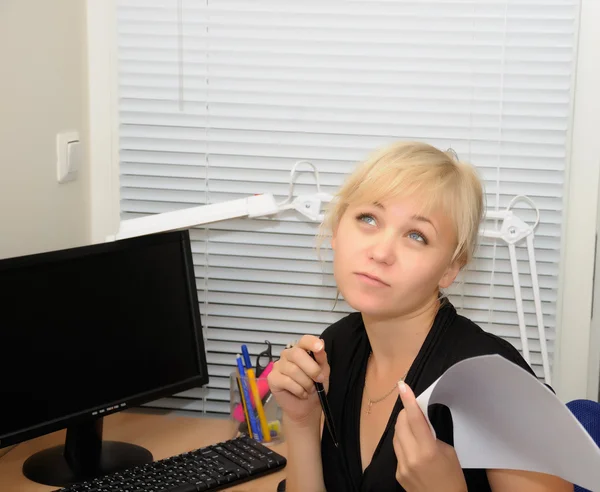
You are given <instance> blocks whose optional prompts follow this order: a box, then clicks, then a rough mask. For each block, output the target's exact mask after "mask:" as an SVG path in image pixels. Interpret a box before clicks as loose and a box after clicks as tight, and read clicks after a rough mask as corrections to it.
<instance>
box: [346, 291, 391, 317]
mask: <svg viewBox="0 0 600 492" xmlns="http://www.w3.org/2000/svg"><path fill="white" fill-rule="evenodd" d="M341 293H342V297H343V298H344V300H345V301H346V303H347V304H348V305H349V306H350V307H351V308H352V309H354V310H355V311H359V312H361V313H363V314H365V315H368V316H373V317H380V316H382V315H386V314H390V313H391V312H392V311H393V310H394V309H393V308H392V306H390V305H389V302H386V300H385V299H382V298H381V296H376V295H374V294H371V295H369V294H365V293H361V292H341ZM394 307H396V308H397V306H394Z"/></svg>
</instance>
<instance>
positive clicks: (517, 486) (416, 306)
mask: <svg viewBox="0 0 600 492" xmlns="http://www.w3.org/2000/svg"><path fill="white" fill-rule="evenodd" d="M333 204H334V206H333V208H332V209H331V210H330V211H329V214H328V218H327V219H326V221H325V223H324V226H325V227H326V228H327V229H328V230H329V231H330V232H331V235H332V237H331V246H332V249H333V251H334V276H335V280H336V283H337V286H338V289H339V291H340V292H341V294H342V295H343V296H344V299H345V300H346V302H347V303H348V304H349V305H350V306H351V307H352V308H353V309H355V310H356V311H357V312H356V313H353V314H350V315H349V316H346V317H345V318H343V319H341V320H340V321H338V322H337V323H335V324H333V325H331V326H330V327H329V328H327V329H326V330H325V331H324V332H323V334H322V337H321V339H319V338H317V337H314V336H309V335H305V336H304V337H302V339H301V340H300V341H299V342H298V344H297V345H295V346H294V347H292V348H291V349H287V350H284V351H283V352H282V354H281V358H280V360H279V361H278V362H277V363H276V364H275V366H274V368H273V371H272V372H271V373H270V375H269V385H270V388H271V391H272V392H273V395H274V396H275V398H276V400H277V402H278V403H279V405H280V406H281V408H282V410H283V412H284V426H285V432H286V436H287V446H288V464H287V469H286V470H287V490H288V491H290V492H295V491H302V492H311V491H322V490H328V491H329V492H332V491H337V490H339V491H361V492H362V491H364V492H366V491H377V492H381V491H392V490H393V491H396V490H407V491H409V492H413V491H414V492H430V491H433V492H437V491H444V492H454V491H465V490H469V491H485V490H493V491H495V492H496V491H510V492H519V491H524V492H525V491H526V492H536V491H566V490H573V487H572V485H570V484H568V483H566V482H565V481H563V480H562V479H560V478H558V477H553V476H549V475H544V474H538V473H531V472H522V471H511V470H472V469H465V470H463V469H461V468H460V464H459V462H458V459H457V456H456V453H455V452H454V448H453V447H452V443H453V435H452V420H451V415H450V413H449V411H448V409H447V408H445V407H443V406H437V407H432V408H431V409H430V420H431V423H432V425H433V427H434V429H435V431H436V436H437V439H435V438H434V437H433V435H432V433H431V431H430V430H429V427H428V424H427V421H426V419H425V417H424V415H423V414H422V412H421V410H420V409H419V407H418V406H417V404H416V400H415V394H416V395H418V394H420V393H421V392H422V391H424V390H425V389H426V388H427V387H429V386H430V385H431V384H432V383H433V382H434V381H435V380H436V379H437V378H438V377H439V376H441V375H442V374H443V373H444V372H445V371H446V369H448V368H449V367H450V366H452V365H453V364H455V363H457V362H458V361H460V360H463V359H466V358H469V357H474V356H478V355H483V354H499V355H501V356H503V357H505V358H507V359H508V360H510V361H512V362H514V363H516V364H518V365H519V366H521V367H523V368H525V369H526V370H528V371H529V372H531V373H533V371H532V370H531V368H530V367H529V366H528V365H527V363H526V362H525V361H524V360H523V359H522V358H521V356H520V355H519V353H518V351H517V350H516V349H514V348H513V347H512V345H510V344H509V343H508V342H506V341H504V340H502V339H501V338H498V337H496V336H494V335H492V334H488V333H486V332H484V331H483V330H481V328H479V327H478V326H477V325H475V324H474V323H472V322H471V321H470V320H468V319H466V318H464V317H462V316H459V315H458V314H457V312H456V310H455V309H454V307H453V306H452V304H451V303H450V302H449V301H448V300H447V299H444V298H443V296H442V291H443V289H445V288H447V287H449V286H450V285H451V284H452V283H453V282H454V280H455V279H456V276H457V275H458V273H459V271H460V270H461V269H462V268H463V267H464V266H465V265H467V263H468V262H469V260H470V259H471V258H472V256H473V252H474V250H475V247H476V242H477V235H478V227H479V224H480V222H481V219H482V214H483V192H482V186H481V182H480V181H479V179H478V177H477V175H476V173H475V171H474V169H473V168H472V167H471V166H469V165H466V164H463V163H460V162H457V161H456V159H455V158H454V156H453V155H452V154H450V153H445V152H441V151H439V150H437V149H435V148H434V147H431V146H429V145H426V144H422V143H396V144H394V145H391V146H389V147H386V148H383V149H381V150H379V151H378V152H376V153H374V154H373V155H372V156H371V157H370V158H369V159H368V160H367V161H366V162H364V163H363V164H362V165H361V166H359V167H358V168H357V170H356V171H355V172H354V173H353V174H352V175H351V176H350V177H349V179H348V180H347V181H346V183H345V184H344V185H343V187H342V188H341V189H340V191H339V193H338V194H337V197H336V200H335V201H334V202H333ZM307 351H313V353H314V355H315V360H313V359H312V358H311V357H310V355H309V354H308V353H307ZM314 381H319V382H323V383H324V385H325V387H326V389H327V390H328V399H329V403H330V406H331V410H332V415H333V420H334V424H335V427H336V429H337V434H338V437H339V440H340V446H339V447H336V446H335V445H334V443H333V441H332V439H331V437H330V435H329V433H327V432H322V425H321V408H320V406H319V400H318V398H317V395H316V394H315V390H314ZM404 381H406V383H404ZM413 391H414V393H413Z"/></svg>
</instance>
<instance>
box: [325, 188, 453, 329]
mask: <svg viewBox="0 0 600 492" xmlns="http://www.w3.org/2000/svg"><path fill="white" fill-rule="evenodd" d="M420 210H421V207H420V202H419V200H418V197H415V198H401V199H400V198H398V199H390V200H384V201H382V203H375V204H367V205H358V206H350V207H348V209H347V210H346V212H345V213H344V215H343V216H342V218H341V220H340V223H339V224H338V227H337V229H336V230H335V231H334V235H333V238H332V241H331V245H332V248H333V250H334V275H335V280H336V283H337V285H338V288H339V290H340V292H341V293H342V295H343V296H344V299H345V300H346V302H348V304H349V305H350V306H352V307H353V308H354V309H356V310H357V311H360V312H361V313H363V315H367V316H370V317H372V318H376V319H382V318H384V319H385V318H394V317H399V316H406V315H410V314H411V313H413V312H417V311H418V310H419V309H420V308H423V307H425V306H426V305H427V304H428V303H430V302H431V301H432V300H433V299H435V298H436V297H437V295H438V289H439V288H447V287H448V286H450V285H451V284H452V282H453V281H454V279H455V278H456V275H457V274H458V272H459V270H460V265H459V264H458V263H457V262H452V255H453V254H454V251H455V248H456V241H457V239H456V232H455V228H454V224H453V223H452V221H451V219H450V218H449V217H448V216H447V215H445V214H444V213H443V211H441V210H437V211H435V212H433V213H431V214H429V215H428V216H427V217H424V216H422V215H419V211H420Z"/></svg>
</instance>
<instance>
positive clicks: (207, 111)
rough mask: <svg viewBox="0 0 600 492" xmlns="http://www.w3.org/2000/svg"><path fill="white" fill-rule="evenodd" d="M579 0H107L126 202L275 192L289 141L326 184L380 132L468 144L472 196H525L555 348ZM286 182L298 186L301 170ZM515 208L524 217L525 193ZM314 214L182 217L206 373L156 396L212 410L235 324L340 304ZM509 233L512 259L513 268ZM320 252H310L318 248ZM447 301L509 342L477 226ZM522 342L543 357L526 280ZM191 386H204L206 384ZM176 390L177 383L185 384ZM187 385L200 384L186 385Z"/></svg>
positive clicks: (291, 159) (273, 321)
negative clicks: (197, 224) (473, 172)
mask: <svg viewBox="0 0 600 492" xmlns="http://www.w3.org/2000/svg"><path fill="white" fill-rule="evenodd" d="M577 7H578V6H577V1H575V0H538V1H533V0H532V1H523V0H512V1H483V0H472V1H466V0H465V1H412V2H410V1H402V2H400V1H373V0H368V1H367V0H364V1H334V0H319V1H316V0H315V1H304V2H295V1H281V0H277V1H275V0H272V1H250V2H249V1H231V0H215V1H202V2H200V1H192V0H180V1H177V0H162V1H158V0H156V1H152V0H138V1H133V0H127V1H126V0H122V1H121V2H120V4H119V7H118V31H119V44H118V54H119V91H120V108H119V112H120V121H121V126H120V156H121V210H122V217H123V218H130V217H134V216H138V215H142V214H148V213H159V212H164V211H168V210H174V209H178V208H182V207H188V206H192V205H197V204H203V203H209V202H210V203H216V202H221V201H225V200H230V199H234V198H239V197H244V196H247V195H250V194H254V193H261V192H271V193H274V194H276V195H277V196H278V197H279V198H281V199H283V198H284V197H285V196H286V195H287V191H288V179H289V173H290V170H291V168H292V166H293V164H294V163H295V162H296V161H298V160H303V159H306V160H310V161H311V162H312V163H314V164H315V165H316V166H317V168H318V169H319V172H320V175H321V182H322V188H323V191H326V192H333V191H335V189H336V187H337V186H339V184H340V183H341V182H342V180H343V178H344V177H345V176H346V175H347V174H348V173H349V172H350V171H351V170H352V169H353V167H354V165H355V163H356V162H357V161H359V160H360V159H362V158H364V157H365V156H366V155H367V153H368V152H369V151H371V150H372V149H374V148H375V147H378V146H379V145H382V144H385V143H387V142H390V141H393V140H397V139H417V140H423V141H427V142H429V143H432V144H434V145H436V146H439V147H440V148H442V149H445V148H448V147H450V146H451V147H452V148H454V149H455V150H456V152H457V153H458V155H459V156H460V157H461V158H462V159H465V160H470V161H471V162H473V163H475V164H476V165H477V166H478V168H479V170H480V173H481V176H482V178H483V179H484V181H485V185H486V189H487V195H486V198H487V203H488V206H489V207H490V208H491V209H502V208H504V207H506V206H507V204H508V203H509V201H510V200H511V199H512V198H513V197H514V196H515V195H518V194H526V195H528V196H529V197H531V198H532V199H533V200H534V201H535V203H536V204H537V206H538V207H539V208H540V213H541V221H540V225H539V227H538V229H537V230H536V241H535V245H536V255H537V259H538V273H539V282H540V287H541V297H542V301H543V311H544V322H545V324H546V327H547V336H548V339H549V345H548V346H549V349H550V350H553V348H554V333H555V326H556V319H555V311H556V307H555V306H556V298H557V288H558V270H559V261H560V254H561V251H560V231H561V222H562V210H563V179H564V169H565V160H566V142H567V128H568V122H569V109H570V105H571V88H572V81H571V73H572V68H573V64H574V59H575V31H576V14H577ZM298 182H299V183H300V184H299V185H298V186H297V187H296V190H297V192H298V193H311V192H314V191H315V189H314V187H313V186H312V185H311V184H312V178H311V177H310V176H308V175H307V174H306V175H302V176H301V177H300V179H299V180H298ZM520 216H521V217H522V218H524V219H528V220H530V219H532V218H533V215H532V213H530V211H529V210H523V213H522V214H520ZM316 231H317V226H316V224H314V223H309V222H306V221H303V220H302V218H301V217H299V216H297V215H295V213H293V212H290V213H287V214H286V215H283V216H281V217H278V218H277V219H274V220H270V219H259V220H249V219H236V220H231V221H227V222H221V223H217V224H213V225H211V227H210V228H208V229H201V228H198V229H194V230H193V231H192V237H193V240H194V242H193V250H194V262H195V265H196V275H197V283H198V289H199V295H200V299H201V310H202V314H203V322H204V325H205V327H206V328H205V334H206V346H207V358H208V362H209V366H210V369H209V372H210V383H209V385H208V390H206V392H205V393H201V392H200V391H199V390H198V391H190V392H187V393H186V394H184V395H183V397H182V395H180V396H179V397H174V398H171V399H167V400H163V401H162V402H160V404H162V405H168V406H175V407H185V408H192V409H198V410H202V411H217V412H222V411H228V404H227V399H228V391H227V387H228V382H227V378H226V376H227V374H228V373H229V372H230V371H231V370H232V369H233V364H234V357H235V354H236V353H238V352H239V350H240V348H239V346H240V344H241V343H247V344H248V345H249V348H250V350H251V352H252V353H253V354H256V353H257V352H258V351H260V350H262V349H263V348H264V345H263V342H264V340H265V339H268V340H270V341H271V342H273V343H274V344H275V352H276V353H277V354H278V353H279V351H280V349H281V348H282V347H283V345H284V344H285V343H286V342H288V341H289V340H293V339H296V338H298V337H299V336H300V335H301V334H304V333H313V334H318V333H320V332H321V331H322V330H323V329H324V328H325V327H326V326H327V325H328V324H330V323H331V322H333V321H335V320H337V319H339V318H340V317H341V316H342V315H344V314H345V313H346V312H348V311H349V309H348V307H347V306H346V305H345V304H344V303H343V301H340V302H339V303H338V304H337V306H336V307H335V309H333V310H332V307H333V299H334V298H335V294H336V289H335V286H334V282H333V279H332V276H331V275H330V274H323V269H325V270H326V271H328V272H329V271H330V270H331V265H330V264H328V263H326V264H325V265H323V264H321V263H320V262H319V261H318V260H317V257H316V254H315V251H314V245H315V241H314V236H315V233H316ZM520 249H521V248H519V251H518V257H519V266H520V268H522V269H523V270H522V271H523V272H524V273H526V272H527V271H528V270H527V268H528V264H527V261H526V259H527V256H526V252H525V251H521V250H520ZM325 256H327V252H326V255H325ZM463 280H464V283H463V284H462V285H460V286H458V287H454V288H453V289H452V290H451V292H450V294H451V298H452V301H453V302H455V304H456V305H457V307H458V308H459V309H460V310H461V312H462V313H464V314H465V315H467V316H469V317H471V318H472V319H473V320H474V321H476V322H478V323H480V324H481V325H482V326H483V327H484V328H486V329H488V330H490V331H492V332H494V333H497V334H499V335H501V336H503V337H505V338H506V339H507V340H509V341H510V342H511V343H513V344H514V345H515V346H517V347H519V348H520V340H519V330H518V321H517V316H516V309H515V304H514V291H513V289H512V276H511V270H510V263H509V260H508V252H507V249H506V247H505V246H503V244H502V242H498V244H497V245H496V246H494V243H493V242H492V241H489V240H487V241H485V242H484V243H483V244H482V246H481V248H480V250H479V253H478V256H477V259H476V261H475V262H474V263H473V265H472V268H471V271H469V272H467V273H466V274H465V275H464V276H463ZM521 284H522V286H523V287H524V300H525V301H524V304H525V313H526V321H527V322H528V325H529V326H530V328H529V330H530V343H529V345H530V350H531V352H532V360H533V363H534V366H535V369H536V371H537V372H538V374H539V375H541V374H542V372H541V366H540V364H541V358H540V353H539V342H537V341H536V339H537V330H536V324H535V315H534V313H535V310H534V306H533V302H532V299H533V296H532V290H531V280H530V279H529V278H528V276H527V275H525V274H523V275H522V277H521ZM203 391H204V390H203ZM186 397H187V398H186ZM194 398H200V399H199V400H198V399H194Z"/></svg>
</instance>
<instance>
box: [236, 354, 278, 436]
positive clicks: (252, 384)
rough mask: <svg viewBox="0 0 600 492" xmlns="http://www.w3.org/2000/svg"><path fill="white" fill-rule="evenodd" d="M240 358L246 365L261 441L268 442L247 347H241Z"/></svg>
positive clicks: (269, 434) (269, 433)
mask: <svg viewBox="0 0 600 492" xmlns="http://www.w3.org/2000/svg"><path fill="white" fill-rule="evenodd" d="M242 356H243V358H244V362H245V364H246V374H247V375H248V383H249V385H250V391H252V396H253V397H254V407H255V408H256V413H258V422H259V423H260V428H261V431H262V440H263V441H265V442H269V441H270V440H271V432H270V431H269V425H268V424H267V417H266V416H265V410H264V408H263V406H262V401H261V399H260V394H259V393H258V386H256V379H255V377H254V369H252V362H251V361H250V354H249V353H248V347H246V345H242Z"/></svg>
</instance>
